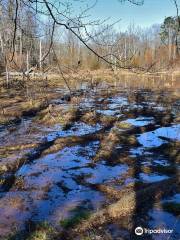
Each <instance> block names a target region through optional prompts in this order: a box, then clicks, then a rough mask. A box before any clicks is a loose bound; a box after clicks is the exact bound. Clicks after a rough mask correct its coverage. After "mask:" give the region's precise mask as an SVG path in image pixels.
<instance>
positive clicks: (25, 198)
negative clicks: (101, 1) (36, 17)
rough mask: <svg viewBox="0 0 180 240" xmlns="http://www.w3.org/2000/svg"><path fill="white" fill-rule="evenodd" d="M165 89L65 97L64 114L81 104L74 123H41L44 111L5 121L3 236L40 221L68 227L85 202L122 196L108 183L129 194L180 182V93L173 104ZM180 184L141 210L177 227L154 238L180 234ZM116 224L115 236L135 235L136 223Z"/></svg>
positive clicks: (151, 223) (96, 205) (0, 164)
mask: <svg viewBox="0 0 180 240" xmlns="http://www.w3.org/2000/svg"><path fill="white" fill-rule="evenodd" d="M158 94H160V93H152V92H149V91H147V92H146V91H135V92H134V94H132V93H131V96H130V94H129V93H128V91H119V92H118V91H112V92H108V91H106V90H105V91H103V90H101V91H97V92H93V93H89V94H88V93H86V94H85V95H83V96H82V97H81V99H80V102H79V103H78V105H77V104H74V103H72V102H69V103H67V102H65V101H58V99H57V101H54V102H53V107H60V110H59V112H58V114H59V115H60V116H61V115H62V114H63V111H65V112H66V113H67V112H68V111H69V112H70V111H71V109H73V108H78V111H80V112H79V113H78V117H77V118H74V119H73V120H72V121H71V124H70V125H69V126H68V127H64V126H63V125H62V123H58V121H56V122H55V123H54V124H50V125H48V124H46V122H43V123H41V122H40V121H39V120H37V119H38V113H37V116H35V117H32V118H28V117H27V118H24V119H22V120H21V123H19V124H17V125H14V126H13V129H12V126H6V127H5V128H2V129H1V132H0V144H1V149H0V151H1V152H0V158H1V160H0V170H1V185H0V190H1V193H0V236H1V238H2V239H6V237H8V236H18V235H17V234H19V233H22V234H23V233H24V236H27V232H28V227H29V226H30V225H31V224H32V223H33V224H34V225H36V224H39V223H44V222H46V223H48V224H50V225H52V226H53V227H55V228H56V229H57V230H58V231H60V232H61V231H64V228H66V227H67V225H68V224H66V225H65V224H63V223H64V222H65V221H66V222H67V223H68V219H70V220H71V219H73V217H74V215H77V213H78V211H79V209H81V208H83V210H84V211H87V212H88V214H90V215H91V214H93V213H95V212H98V211H99V210H100V209H102V208H105V207H106V206H108V205H110V204H112V203H114V202H115V201H117V199H115V198H113V194H112V196H109V195H111V194H109V193H107V192H104V191H101V190H100V189H101V188H100V186H106V187H107V186H109V187H111V188H113V189H115V190H116V191H119V192H121V189H123V190H124V192H125V193H124V194H126V187H127V189H129V187H131V185H132V184H134V187H132V188H130V189H131V191H135V192H136V191H140V190H141V187H138V189H137V188H136V184H137V185H138V186H141V185H142V189H143V188H145V187H149V186H150V185H151V184H156V183H158V182H161V181H164V180H168V179H171V178H173V179H174V178H175V179H176V182H177V185H178V183H179V180H178V171H179V166H178V164H179V160H180V155H179V149H180V148H179V146H180V123H179V122H178V121H177V120H176V119H177V117H178V114H179V107H180V106H179V104H177V103H178V100H177V101H176V99H175V100H174V104H173V105H172V103H169V104H168V103H167V102H166V99H163V98H161V99H162V101H160V102H159V101H157V99H158V97H157V96H158ZM169 95H170V96H171V93H169ZM52 113H53V110H52ZM56 114H57V112H56ZM88 114H89V115H88ZM85 116H87V117H85ZM52 118H53V114H52ZM28 144H29V145H28ZM10 146H11V147H10ZM12 146H14V148H12ZM21 146H26V147H21ZM28 146H29V147H28ZM3 149H4V150H3ZM97 156H98V157H97ZM178 191H179V189H178V187H177V188H173V189H172V191H170V192H169V193H168V194H162V197H161V199H158V200H156V199H153V200H152V199H150V201H151V203H150V204H149V203H147V206H146V207H147V209H148V211H146V212H145V213H142V215H141V218H143V221H142V224H143V226H144V227H146V228H158V227H159V226H161V227H166V228H167V229H173V233H172V234H171V236H165V237H166V238H163V237H164V235H162V234H159V235H157V234H154V235H152V236H151V237H152V239H180V227H179V215H178V214H179V208H180V205H179V204H180V202H179V201H180V195H179V192H178ZM127 193H128V191H127ZM152 194H154V195H158V192H156V191H154V192H153V193H152ZM134 201H136V199H134ZM167 202H168V204H165V203H167ZM148 205H149V206H148ZM175 207H176V209H175ZM174 209H175V210H174ZM134 212H135V213H134V214H137V209H135V210H134ZM177 213H178V214H177ZM142 216H143V217H142ZM135 217H136V219H138V214H137V216H135ZM80 220H83V219H80ZM115 221H116V220H115ZM137 223H138V220H137ZM69 225H70V224H69ZM69 225H68V227H70V228H71V225H70V226H69ZM72 225H73V224H72ZM113 226H114V225H113V223H111V224H109V223H107V224H105V229H106V231H107V232H108V234H110V235H111V237H112V239H118V238H117V235H120V234H122V233H123V231H125V234H124V238H123V239H130V235H131V234H132V231H133V229H132V231H130V230H129V226H127V228H126V229H125V228H124V226H122V227H121V226H119V227H113ZM135 226H136V222H134V223H133V227H135ZM73 227H74V226H73ZM114 228H115V229H114ZM112 229H114V230H113V231H112ZM122 236H123V234H122ZM148 237H149V236H148ZM168 237H171V238H168ZM22 239H26V237H24V238H22ZM102 239H103V238H102ZM144 239H147V236H144Z"/></svg>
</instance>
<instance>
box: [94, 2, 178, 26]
mask: <svg viewBox="0 0 180 240" xmlns="http://www.w3.org/2000/svg"><path fill="white" fill-rule="evenodd" d="M178 3H179V5H180V0H178ZM172 15H174V16H175V15H176V9H175V6H174V5H173V1H172V0H144V5H143V6H135V5H132V4H130V3H128V2H126V3H123V4H122V3H120V2H118V0H98V3H97V5H96V7H95V8H93V9H92V10H91V16H92V18H93V17H95V18H100V19H104V18H106V17H111V21H116V20H117V19H121V21H120V23H118V24H119V26H120V28H121V30H125V29H126V28H127V26H128V25H129V24H132V23H135V25H140V26H142V27H149V26H151V25H152V24H155V23H162V22H163V20H164V18H165V17H166V16H172Z"/></svg>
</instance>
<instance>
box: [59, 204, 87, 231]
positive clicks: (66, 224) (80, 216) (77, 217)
mask: <svg viewBox="0 0 180 240" xmlns="http://www.w3.org/2000/svg"><path fill="white" fill-rule="evenodd" d="M72 214H73V216H72V217H71V218H68V219H64V220H61V221H60V225H61V226H62V227H63V228H66V229H68V228H71V227H74V226H75V225H77V224H79V223H80V222H81V221H82V220H87V219H88V218H89V217H90V215H91V214H90V211H89V210H87V209H85V208H83V207H77V208H76V209H74V210H73V211H72Z"/></svg>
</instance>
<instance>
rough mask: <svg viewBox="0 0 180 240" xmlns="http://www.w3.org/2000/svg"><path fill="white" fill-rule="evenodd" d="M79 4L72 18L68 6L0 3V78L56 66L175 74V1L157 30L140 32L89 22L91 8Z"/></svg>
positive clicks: (178, 39)
mask: <svg viewBox="0 0 180 240" xmlns="http://www.w3.org/2000/svg"><path fill="white" fill-rule="evenodd" d="M130 2H132V4H139V5H141V4H143V2H135V1H130ZM78 4H79V5H80V7H81V8H82V9H83V10H81V11H80V12H78V11H77V9H76V12H77V13H74V9H73V7H75V6H74V5H75V3H73V2H71V1H67V2H66V1H55V2H54V3H52V2H51V1H49V2H48V1H45V0H44V1H30V0H29V1H27V0H26V1H23V0H16V1H14V0H2V1H1V2H0V6H1V11H0V19H1V23H0V65H1V74H2V73H4V72H6V78H7V79H8V72H21V73H22V74H23V75H27V74H28V73H30V72H32V71H34V70H36V71H45V72H47V71H49V72H50V71H53V72H54V67H55V68H57V65H58V64H60V65H61V67H62V68H63V69H62V70H63V71H68V69H76V70H78V69H90V70H97V69H101V68H111V67H113V69H117V68H124V69H135V68H137V69H141V70H150V71H160V70H161V71H162V70H165V69H166V70H167V69H169V68H177V66H178V64H179V61H180V57H179V53H180V17H179V9H178V5H177V2H176V1H174V6H175V7H176V8H175V9H176V11H175V15H174V16H168V17H167V18H165V19H164V23H163V24H162V25H159V24H154V25H152V27H150V28H147V29H143V28H141V27H140V26H136V24H135V23H134V24H130V25H129V27H128V28H127V30H126V31H121V29H119V28H118V27H117V26H118V21H117V23H111V24H108V20H95V19H93V20H91V16H90V14H91V9H92V8H94V7H95V5H96V2H93V3H92V4H91V5H86V4H87V3H86V1H85V2H79V3H78ZM112 4H113V3H112ZM172 4H173V3H172ZM80 7H79V8H80ZM176 12H177V13H176ZM14 74H15V73H14Z"/></svg>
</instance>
